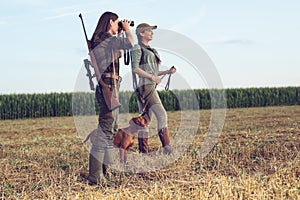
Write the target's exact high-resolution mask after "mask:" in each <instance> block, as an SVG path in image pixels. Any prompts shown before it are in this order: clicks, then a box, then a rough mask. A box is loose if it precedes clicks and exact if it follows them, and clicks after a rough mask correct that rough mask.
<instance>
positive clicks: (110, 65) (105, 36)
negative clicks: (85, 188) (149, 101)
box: [87, 12, 134, 184]
mask: <svg viewBox="0 0 300 200" xmlns="http://www.w3.org/2000/svg"><path fill="white" fill-rule="evenodd" d="M123 31H124V32H125V35H126V37H123V38H122V37H117V36H115V35H116V34H117V33H118V34H119V35H120V34H121V33H122V32H123ZM133 44H134V43H133V37H132V34H131V33H130V21H128V20H123V21H121V22H119V20H118V15H117V14H115V13H112V12H105V13H103V14H102V16H101V17H100V19H99V21H98V24H97V27H96V29H95V32H94V34H93V36H92V39H91V41H90V44H89V45H90V47H91V49H92V51H93V52H92V53H93V56H94V57H95V59H94V60H95V61H94V62H96V63H93V65H94V67H95V66H96V67H95V74H96V76H97V80H98V83H99V84H98V86H97V87H96V98H97V101H98V104H99V119H98V131H97V134H96V136H95V138H94V141H93V144H92V148H91V151H90V155H89V175H88V177H87V179H88V180H89V184H102V183H105V182H106V179H105V177H104V174H103V172H104V173H105V172H106V167H107V165H109V164H110V163H111V162H112V157H113V155H112V153H113V138H114V134H115V133H116V132H117V130H118V126H117V120H118V112H119V111H118V108H116V107H115V108H113V107H111V105H110V102H107V96H106V95H107V93H106V92H105V90H104V88H109V89H110V91H111V93H113V98H117V99H118V95H119V87H120V81H121V77H120V76H119V58H120V57H121V53H120V50H122V49H131V48H132V47H133ZM92 61H93V60H92ZM110 98H111V96H110ZM111 100H112V99H111ZM112 101H113V100H112Z"/></svg>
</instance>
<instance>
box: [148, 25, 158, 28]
mask: <svg viewBox="0 0 300 200" xmlns="http://www.w3.org/2000/svg"><path fill="white" fill-rule="evenodd" d="M149 28H151V29H157V26H156V25H155V26H150V27H149Z"/></svg>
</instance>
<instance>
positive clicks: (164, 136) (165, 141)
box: [158, 127, 173, 154]
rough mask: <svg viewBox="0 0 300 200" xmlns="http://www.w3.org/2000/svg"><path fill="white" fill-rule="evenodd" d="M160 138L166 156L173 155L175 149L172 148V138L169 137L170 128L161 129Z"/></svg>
mask: <svg viewBox="0 0 300 200" xmlns="http://www.w3.org/2000/svg"><path fill="white" fill-rule="evenodd" d="M158 136H159V139H160V141H161V144H162V147H163V152H164V154H171V153H173V148H172V147H171V146H170V136H169V130H168V128H167V127H165V128H162V129H160V130H159V132H158Z"/></svg>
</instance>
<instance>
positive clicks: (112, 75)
mask: <svg viewBox="0 0 300 200" xmlns="http://www.w3.org/2000/svg"><path fill="white" fill-rule="evenodd" d="M102 76H103V77H104V78H113V79H116V80H117V81H119V82H121V81H122V77H121V76H118V75H116V74H113V73H103V74H102Z"/></svg>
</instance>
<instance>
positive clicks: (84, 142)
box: [82, 132, 93, 144]
mask: <svg viewBox="0 0 300 200" xmlns="http://www.w3.org/2000/svg"><path fill="white" fill-rule="evenodd" d="M92 133H93V132H90V133H89V134H88V135H87V136H86V138H85V139H84V140H83V141H82V143H83V144H86V143H87V141H88V140H89V139H90V137H91V135H92Z"/></svg>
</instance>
